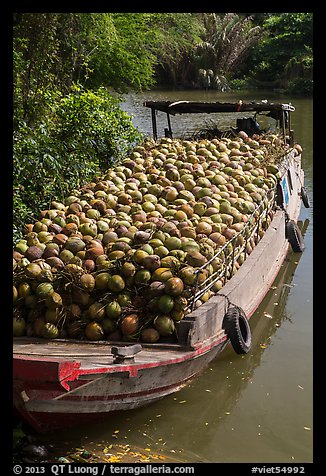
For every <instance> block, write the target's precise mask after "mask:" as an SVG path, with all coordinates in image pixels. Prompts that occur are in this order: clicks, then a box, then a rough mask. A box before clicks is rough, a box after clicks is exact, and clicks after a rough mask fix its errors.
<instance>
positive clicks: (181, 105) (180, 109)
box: [144, 100, 295, 115]
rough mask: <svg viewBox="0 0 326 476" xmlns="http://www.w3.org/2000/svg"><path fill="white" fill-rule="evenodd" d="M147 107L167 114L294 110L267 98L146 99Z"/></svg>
mask: <svg viewBox="0 0 326 476" xmlns="http://www.w3.org/2000/svg"><path fill="white" fill-rule="evenodd" d="M144 106H145V107H149V108H151V109H154V110H157V111H162V112H165V113H167V114H172V115H174V114H188V113H189V114H190V113H208V114H209V113H214V112H246V111H257V112H268V111H294V110H295V108H294V106H292V104H283V103H272V102H269V101H267V100H262V101H260V102H243V101H241V100H239V101H238V102H232V103H231V102H197V101H146V102H144Z"/></svg>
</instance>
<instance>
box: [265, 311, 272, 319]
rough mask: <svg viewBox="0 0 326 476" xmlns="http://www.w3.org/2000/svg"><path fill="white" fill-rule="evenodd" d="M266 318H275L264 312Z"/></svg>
mask: <svg viewBox="0 0 326 476" xmlns="http://www.w3.org/2000/svg"><path fill="white" fill-rule="evenodd" d="M264 316H265V317H268V319H273V316H272V315H271V314H268V313H267V312H264Z"/></svg>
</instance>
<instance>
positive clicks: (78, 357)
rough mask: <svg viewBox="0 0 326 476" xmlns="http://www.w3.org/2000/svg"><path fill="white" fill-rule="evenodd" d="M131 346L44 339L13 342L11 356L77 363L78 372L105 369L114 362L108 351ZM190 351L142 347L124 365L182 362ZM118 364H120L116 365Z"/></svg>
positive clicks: (163, 346) (169, 346)
mask: <svg viewBox="0 0 326 476" xmlns="http://www.w3.org/2000/svg"><path fill="white" fill-rule="evenodd" d="M122 345H123V346H125V345H131V344H129V343H126V344H125V343H123V344H121V342H119V343H112V342H104V341H103V342H94V343H92V342H85V341H71V340H69V341H65V340H55V341H47V342H44V339H37V338H17V339H15V341H14V349H13V354H14V357H16V358H26V357H28V358H29V359H31V360H33V359H34V358H35V359H39V358H40V357H41V358H42V360H51V361H56V362H60V361H63V360H64V361H67V360H68V361H78V362H79V363H80V370H87V369H92V368H99V367H108V366H111V365H113V364H115V362H114V359H115V357H114V355H113V353H112V347H116V346H119V347H120V346H122ZM192 352H193V351H192V350H191V349H189V348H188V349H186V348H184V347H182V346H180V345H179V344H171V343H166V344H164V343H163V344H160V345H155V346H145V345H142V349H141V351H140V352H138V353H137V354H135V356H134V358H133V359H125V362H123V363H126V364H127V363H128V365H133V364H134V365H137V366H139V365H142V364H145V365H148V364H150V363H153V364H154V363H155V364H157V363H158V362H162V361H170V360H175V359H182V360H183V359H184V358H185V357H187V356H188V355H189V354H192ZM121 364H122V362H120V365H121Z"/></svg>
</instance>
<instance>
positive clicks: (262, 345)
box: [259, 344, 267, 349]
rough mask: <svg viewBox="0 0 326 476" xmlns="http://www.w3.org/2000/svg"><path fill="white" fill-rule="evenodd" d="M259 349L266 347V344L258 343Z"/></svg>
mask: <svg viewBox="0 0 326 476" xmlns="http://www.w3.org/2000/svg"><path fill="white" fill-rule="evenodd" d="M259 347H260V348H261V349H267V345H266V344H260V346H259Z"/></svg>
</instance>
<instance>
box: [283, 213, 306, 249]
mask: <svg viewBox="0 0 326 476" xmlns="http://www.w3.org/2000/svg"><path fill="white" fill-rule="evenodd" d="M285 235H286V237H287V239H288V240H289V242H290V245H291V248H292V250H293V251H294V252H295V253H302V251H303V250H304V241H303V237H302V234H301V231H300V228H299V227H298V225H297V223H296V222H295V221H294V220H289V221H288V222H287V223H286V229H285Z"/></svg>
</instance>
